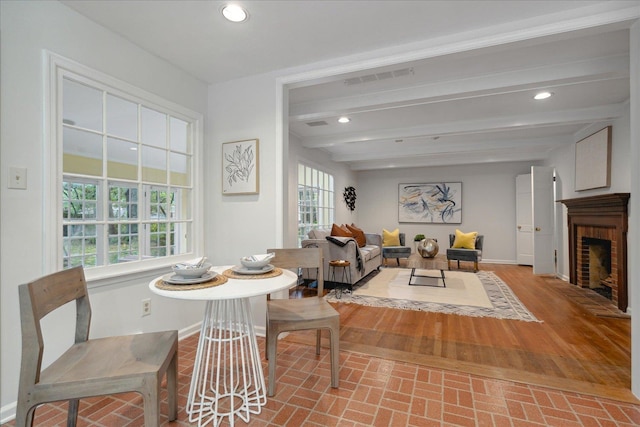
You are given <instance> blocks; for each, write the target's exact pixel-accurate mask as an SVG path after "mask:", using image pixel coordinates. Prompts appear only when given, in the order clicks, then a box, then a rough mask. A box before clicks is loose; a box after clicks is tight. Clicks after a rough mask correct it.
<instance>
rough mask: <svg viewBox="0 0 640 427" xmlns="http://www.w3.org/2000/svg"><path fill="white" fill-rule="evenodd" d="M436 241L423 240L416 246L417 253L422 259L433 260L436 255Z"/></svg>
mask: <svg viewBox="0 0 640 427" xmlns="http://www.w3.org/2000/svg"><path fill="white" fill-rule="evenodd" d="M438 249H439V247H438V241H437V240H435V239H424V240H422V241H421V242H420V244H419V245H418V252H419V253H420V255H422V258H433V257H434V256H436V255H437V254H438Z"/></svg>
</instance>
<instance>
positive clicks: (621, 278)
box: [560, 193, 630, 312]
mask: <svg viewBox="0 0 640 427" xmlns="http://www.w3.org/2000/svg"><path fill="white" fill-rule="evenodd" d="M629 195H630V194H629V193H612V194H603V195H599V196H591V197H580V198H576V199H566V200H560V201H561V202H562V203H563V204H564V205H565V206H566V207H567V210H568V213H567V223H568V226H569V274H570V280H571V283H573V284H574V285H578V286H580V287H583V288H587V287H592V288H593V287H598V286H600V287H605V288H610V294H611V300H612V301H613V302H614V303H615V304H616V305H617V306H618V308H619V309H620V310H622V311H624V312H626V311H627V303H628V301H627V203H628V200H629ZM594 252H596V253H597V255H594ZM595 260H597V261H595ZM595 262H598V263H602V265H601V266H594V265H593V264H594V263H595ZM595 267H598V268H595ZM604 270H607V271H606V272H604ZM596 271H597V273H596ZM594 274H596V275H597V274H599V275H600V277H599V278H596V279H595V280H594V277H593V276H594ZM594 282H596V285H594Z"/></svg>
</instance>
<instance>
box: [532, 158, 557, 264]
mask: <svg viewBox="0 0 640 427" xmlns="http://www.w3.org/2000/svg"><path fill="white" fill-rule="evenodd" d="M531 177H532V179H531V181H532V183H533V186H532V191H533V227H534V228H533V229H534V231H533V274H551V273H555V254H554V244H553V233H554V223H553V218H554V205H555V201H554V181H553V180H554V168H552V167H543V166H532V167H531Z"/></svg>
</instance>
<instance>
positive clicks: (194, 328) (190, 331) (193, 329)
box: [178, 322, 202, 340]
mask: <svg viewBox="0 0 640 427" xmlns="http://www.w3.org/2000/svg"><path fill="white" fill-rule="evenodd" d="M200 328H202V322H197V323H194V324H193V325H191V326H187V327H186V328H183V329H180V330H179V331H178V340H183V339H185V338H187V337H190V336H191V335H194V334H197V333H198V332H200Z"/></svg>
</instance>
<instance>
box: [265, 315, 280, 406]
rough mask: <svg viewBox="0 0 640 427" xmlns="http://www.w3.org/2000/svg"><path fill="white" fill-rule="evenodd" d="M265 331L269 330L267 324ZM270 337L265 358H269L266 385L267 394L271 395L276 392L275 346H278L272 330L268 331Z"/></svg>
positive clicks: (275, 335)
mask: <svg viewBox="0 0 640 427" xmlns="http://www.w3.org/2000/svg"><path fill="white" fill-rule="evenodd" d="M267 331H269V325H267ZM268 333H269V336H270V337H271V339H270V340H269V341H268V342H267V359H268V360H269V368H268V369H269V373H268V378H267V379H268V381H269V385H268V386H267V396H269V397H273V395H274V394H275V393H276V359H277V350H278V349H277V346H278V334H277V333H275V331H274V330H271V331H269V332H268Z"/></svg>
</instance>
